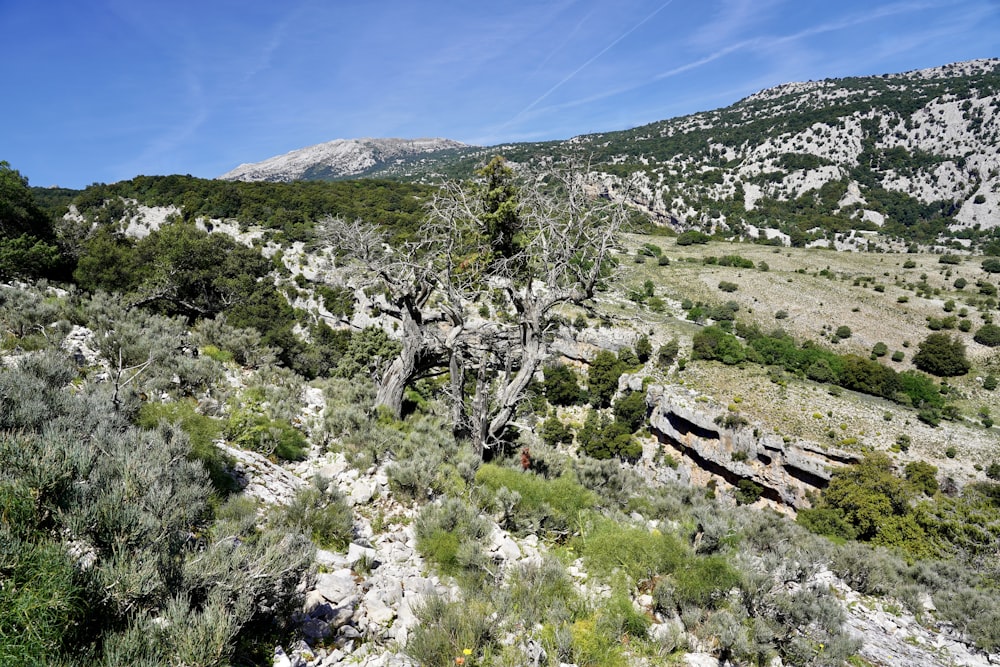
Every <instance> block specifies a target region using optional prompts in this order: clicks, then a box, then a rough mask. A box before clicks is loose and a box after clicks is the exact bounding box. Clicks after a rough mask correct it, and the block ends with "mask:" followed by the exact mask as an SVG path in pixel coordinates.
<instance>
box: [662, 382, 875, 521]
mask: <svg viewBox="0 0 1000 667" xmlns="http://www.w3.org/2000/svg"><path fill="white" fill-rule="evenodd" d="M695 396H696V395H695V394H693V393H691V392H689V391H688V390H685V389H684V388H683V387H672V386H670V387H665V386H660V385H653V386H651V387H650V388H649V390H648V392H647V394H646V403H647V405H648V406H649V408H650V415H649V428H650V432H651V433H652V434H653V435H654V436H656V437H657V438H658V439H659V441H660V442H661V443H663V444H665V445H670V446H671V447H673V448H674V449H676V450H677V451H679V452H680V453H681V455H683V457H684V459H685V460H684V461H683V463H684V464H686V465H689V466H692V467H697V468H700V469H701V470H704V471H705V472H708V473H711V474H712V475H714V476H716V477H719V478H722V479H724V480H725V481H726V482H728V483H729V484H732V485H733V486H736V485H737V484H738V483H739V482H740V480H744V479H747V480H750V481H752V482H754V483H756V484H759V485H760V486H761V487H763V489H764V491H763V494H762V495H763V497H765V498H768V499H769V500H772V501H774V502H777V503H781V504H782V505H785V506H788V507H790V508H792V509H801V508H803V507H808V505H809V503H808V500H807V499H806V493H807V492H810V491H817V490H820V489H823V488H824V487H826V485H827V484H828V483H829V482H830V474H831V472H833V470H835V469H836V468H838V467H840V466H842V465H846V464H850V463H857V462H858V461H859V460H860V457H859V456H857V455H855V454H852V453H850V452H845V451H842V450H836V449H831V448H826V447H821V446H820V445H818V444H816V443H814V442H808V441H804V440H803V441H792V442H785V440H784V439H783V438H782V436H780V435H777V434H775V433H771V432H767V431H766V430H765V429H764V428H761V427H759V426H757V427H755V425H754V424H739V423H734V422H738V421H740V420H736V419H734V416H735V415H734V413H731V412H729V411H728V410H726V409H725V408H720V407H718V406H713V405H712V404H710V403H696V401H695ZM727 418H728V419H727Z"/></svg>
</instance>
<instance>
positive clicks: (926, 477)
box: [903, 461, 938, 496]
mask: <svg viewBox="0 0 1000 667" xmlns="http://www.w3.org/2000/svg"><path fill="white" fill-rule="evenodd" d="M903 474H904V477H905V478H906V481H908V482H909V483H910V485H911V486H913V488H914V489H915V490H916V491H917V492H920V493H923V494H924V495H927V496H933V495H934V494H935V493H937V490H938V481H937V477H936V476H935V475H937V468H936V467H935V466H932V465H931V464H930V463H927V462H926V461H911V462H910V463H907V464H906V468H904V471H903Z"/></svg>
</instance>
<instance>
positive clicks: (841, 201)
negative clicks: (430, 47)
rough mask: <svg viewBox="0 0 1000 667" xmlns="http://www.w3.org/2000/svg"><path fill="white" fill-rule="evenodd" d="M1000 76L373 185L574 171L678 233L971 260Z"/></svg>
mask: <svg viewBox="0 0 1000 667" xmlns="http://www.w3.org/2000/svg"><path fill="white" fill-rule="evenodd" d="M998 67H1000V60H996V59H991V60H977V61H970V62H965V63H955V64H951V65H945V66H942V67H936V68H932V69H925V70H917V71H913V72H906V73H902V74H886V75H881V76H870V77H853V78H845V79H829V80H823V81H810V82H804V83H789V84H785V85H782V86H777V87H775V88H770V89H767V90H764V91H761V92H759V93H757V94H754V95H751V96H750V97H747V98H745V99H743V100H740V101H739V102H736V103H735V104H733V105H731V106H729V107H725V108H723V109H717V110H715V111H707V112H703V113H697V114H693V115H691V116H685V117H681V118H674V119H670V120H663V121H659V122H656V123H651V124H649V125H644V126H641V127H637V128H634V129H631V130H624V131H620V132H607V133H601V134H591V135H583V136H579V137H574V138H572V139H569V140H566V141H554V142H545V143H525V144H503V145H499V146H492V147H488V148H483V149H473V148H469V147H465V148H463V149H461V150H450V151H445V152H431V153H427V154H425V155H423V156H422V159H421V160H420V161H419V162H414V161H406V160H402V161H400V160H397V161H395V162H386V163H384V164H380V165H374V166H372V167H371V168H370V169H368V171H366V172H365V173H366V175H370V176H382V177H390V178H400V179H406V180H414V179H416V180H436V179H440V178H441V177H446V176H447V177H452V176H459V177H465V176H468V175H470V174H471V173H472V170H473V169H474V168H475V167H476V166H477V165H480V164H482V163H484V162H485V161H486V160H488V159H489V158H490V157H491V156H492V155H495V154H502V155H504V156H506V157H507V158H508V159H510V160H513V161H515V162H522V163H526V164H537V163H541V162H544V161H546V160H551V159H555V160H557V161H575V162H577V163H587V164H590V165H591V166H592V167H593V169H594V171H596V172H599V173H602V174H604V176H603V177H600V178H599V179H598V180H599V182H600V187H601V188H602V189H603V190H604V191H605V192H607V193H609V194H610V195H612V196H616V197H624V198H625V199H627V200H628V201H629V202H630V204H631V205H632V206H633V207H635V208H636V209H638V210H641V211H643V212H644V213H646V214H647V215H648V216H649V217H650V218H651V219H652V220H653V221H655V222H656V223H658V224H662V225H670V226H671V227H672V228H674V229H676V230H684V229H692V228H696V229H702V230H705V231H709V232H715V233H720V234H723V235H725V236H727V237H738V238H747V239H764V240H766V239H772V238H775V237H777V238H779V239H781V240H783V241H784V243H785V244H788V243H791V244H793V245H805V244H807V243H822V244H826V245H833V244H835V243H836V242H837V236H836V235H837V234H845V233H849V232H850V230H870V231H878V232H881V233H882V234H883V235H885V236H886V237H888V238H900V239H903V241H904V242H906V243H910V242H919V243H922V244H929V245H933V244H936V243H947V242H951V241H954V242H955V243H957V244H958V245H961V246H966V245H969V244H974V243H976V242H977V241H980V240H982V239H983V238H993V231H994V230H995V229H996V228H997V226H998V225H1000V169H998V168H997V165H998V164H1000V154H998V150H1000V149H998V146H1000V125H998V121H997V118H998V116H1000V113H998V112H1000V97H998V95H1000V69H998ZM305 150H307V151H308V150H311V149H305ZM274 160H276V161H280V160H281V158H274ZM269 162H270V161H269ZM366 164H374V162H373V161H371V160H369V161H368V162H366ZM316 165H317V166H316V167H315V168H316V169H317V170H319V171H320V172H322V173H320V174H318V175H316V176H311V175H310V174H309V173H308V170H309V168H310V167H308V166H306V165H298V166H296V167H295V168H292V169H288V170H286V171H282V172H280V174H274V173H269V174H268V175H266V176H264V175H262V176H261V177H264V178H268V179H278V180H290V179H295V178H310V177H317V178H322V177H326V175H327V174H329V173H330V172H329V171H325V169H326V167H324V166H322V165H321V164H320V163H319V162H317V163H316ZM232 174H233V172H230V174H227V175H226V177H230V176H231V175H232ZM337 175H338V176H347V175H349V173H348V172H347V171H344V172H338V173H337ZM245 177H247V178H256V177H257V176H253V175H251V174H249V173H248V174H247V175H246V176H245Z"/></svg>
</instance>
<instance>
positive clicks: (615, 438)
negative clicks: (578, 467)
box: [576, 410, 642, 460]
mask: <svg viewBox="0 0 1000 667" xmlns="http://www.w3.org/2000/svg"><path fill="white" fill-rule="evenodd" d="M576 442H577V445H578V446H579V448H580V451H582V452H583V453H584V454H586V455H587V456H590V457H592V458H595V459H610V458H620V459H624V460H635V459H638V458H639V456H641V455H642V447H641V446H640V445H639V444H638V443H637V442H636V441H635V439H634V438H633V437H632V432H631V431H630V430H629V427H628V426H627V425H625V424H623V423H622V422H620V421H617V420H614V421H612V420H611V419H610V418H609V417H608V416H607V415H603V414H600V413H598V412H597V411H595V410H591V411H589V412H588V413H587V418H586V419H585V420H584V422H583V426H582V427H581V428H580V430H579V431H578V432H577V435H576Z"/></svg>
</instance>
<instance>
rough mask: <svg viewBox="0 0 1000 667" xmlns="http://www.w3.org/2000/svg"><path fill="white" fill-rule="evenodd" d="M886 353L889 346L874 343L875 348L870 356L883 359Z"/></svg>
mask: <svg viewBox="0 0 1000 667" xmlns="http://www.w3.org/2000/svg"><path fill="white" fill-rule="evenodd" d="M888 352H889V346H888V345H886V344H885V343H882V342H878V343H875V346H874V347H873V348H872V355H874V356H876V357H884V356H885V355H886V354H888Z"/></svg>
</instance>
